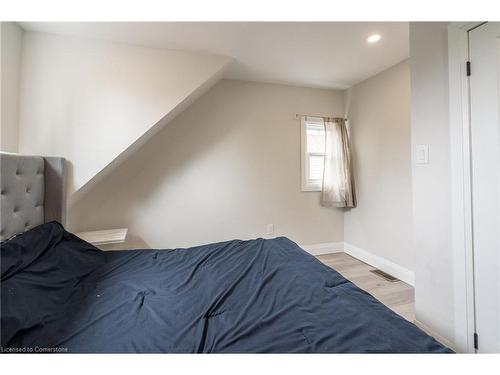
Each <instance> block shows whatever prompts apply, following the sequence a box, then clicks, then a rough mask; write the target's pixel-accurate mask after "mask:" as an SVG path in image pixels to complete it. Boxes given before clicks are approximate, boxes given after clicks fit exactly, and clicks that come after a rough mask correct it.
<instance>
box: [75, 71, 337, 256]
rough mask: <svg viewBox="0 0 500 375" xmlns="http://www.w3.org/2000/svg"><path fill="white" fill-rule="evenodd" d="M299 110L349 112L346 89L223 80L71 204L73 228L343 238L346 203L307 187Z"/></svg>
mask: <svg viewBox="0 0 500 375" xmlns="http://www.w3.org/2000/svg"><path fill="white" fill-rule="evenodd" d="M296 113H313V114H316V113H318V114H323V113H324V114H335V115H337V114H338V115H341V114H342V113H343V95H342V92H340V91H333V90H320V89H308V88H298V87H292V86H283V85H273V84H262V83H252V82H245V81H233V80H223V81H221V82H220V83H219V84H217V85H216V86H215V87H214V88H212V89H211V90H210V91H209V92H208V93H207V94H205V95H204V96H203V97H201V98H200V99H199V100H198V101H197V102H195V103H194V104H193V105H192V106H191V107H189V108H188V109H187V110H186V111H185V112H183V113H182V114H181V115H179V116H178V117H177V118H176V119H175V120H174V121H173V122H172V123H170V124H169V126H167V127H165V128H164V129H163V130H161V131H160V132H159V133H158V134H157V135H156V136H155V137H154V138H153V139H151V140H150V141H149V142H148V143H147V144H145V145H144V146H143V147H142V148H141V149H140V150H139V151H138V152H136V153H135V154H134V155H132V156H131V157H130V158H129V160H127V163H124V164H122V165H121V166H120V167H118V168H117V169H116V170H115V171H114V172H113V173H112V174H110V175H109V176H108V177H106V178H105V179H104V180H103V181H102V183H101V184H99V185H98V186H96V187H95V188H94V189H93V190H92V191H90V192H89V193H88V194H87V195H86V196H85V197H84V198H82V199H81V200H80V201H79V202H77V203H76V204H75V205H74V206H73V207H72V208H71V209H70V212H69V221H70V223H69V225H70V228H71V229H73V230H92V229H103V228H104V229H105V228H113V227H119V226H124V227H128V228H129V229H130V236H129V241H128V242H127V243H125V244H123V245H122V246H121V247H123V248H127V247H162V248H169V247H177V246H191V245H197V244H204V243H210V242H214V241H222V240H229V239H234V238H255V237H259V236H264V234H265V226H266V224H270V223H272V224H274V225H275V231H276V233H275V235H276V236H278V235H285V236H288V237H290V238H291V239H293V240H295V241H297V242H299V243H302V244H315V243H325V242H337V241H342V238H343V211H342V210H340V209H332V208H324V207H321V206H320V203H319V193H318V192H302V191H301V184H300V182H301V181H300V122H299V121H298V120H297V119H296V118H295V114H296Z"/></svg>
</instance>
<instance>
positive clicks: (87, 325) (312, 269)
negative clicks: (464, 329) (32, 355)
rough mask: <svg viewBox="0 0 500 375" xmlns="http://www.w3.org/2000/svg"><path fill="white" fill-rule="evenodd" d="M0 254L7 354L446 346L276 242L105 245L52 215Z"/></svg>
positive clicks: (396, 349) (281, 240) (407, 349)
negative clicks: (172, 247) (97, 245)
mask: <svg viewBox="0 0 500 375" xmlns="http://www.w3.org/2000/svg"><path fill="white" fill-rule="evenodd" d="M1 260H2V263H1V272H2V273H1V292H2V295H1V302H2V305H1V329H2V330H1V345H2V351H3V352H6V351H32V350H33V351H68V352H73V353H74V352H106V353H110V352H172V353H174V352H177V353H178V352H180V353H196V352H238V353H249V352H278V353H284V352H299V353H313V352H314V353H323V352H332V353H333V352H335V353H336V352H351V353H352V352H354V353H364V352H418V353H427V352H437V353H440V352H449V349H447V348H445V347H443V346H442V345H440V344H439V343H438V342H436V341H435V340H434V339H433V338H431V337H430V336H428V335H426V334H425V333H424V332H422V331H421V330H419V329H418V328H417V327H416V326H414V325H413V324H411V323H409V322H408V321H406V320H405V319H403V318H401V317H400V316H398V315H397V314H395V313H393V312H392V311H391V310H389V309H388V308H387V307H385V306H384V305H382V304H381V303H380V302H378V301H377V300H376V299H375V298H373V297H372V296H370V295H369V294H367V293H365V292H364V291H362V290H360V289H359V288H357V287H356V286H355V285H354V284H352V283H351V282H349V281H348V280H346V279H345V278H343V277H342V276H341V275H340V274H339V273H337V272H335V271H334V270H332V269H331V268H329V267H327V266H325V265H323V264H322V263H320V262H319V261H318V260H316V259H315V258H314V257H312V256H310V255H309V254H307V253H306V252H304V251H303V250H302V249H300V248H299V247H298V246H297V245H296V244H295V243H294V242H292V241H290V240H288V239H287V238H283V237H281V238H276V239H272V240H264V239H257V240H252V241H238V240H235V241H228V242H222V243H216V244H211V245H205V246H199V247H193V248H190V249H176V250H130V251H106V252H104V251H100V250H98V249H96V248H95V247H93V246H92V245H90V244H88V243H86V242H84V241H82V240H81V239H79V238H78V237H76V236H74V235H73V234H71V233H68V232H66V231H65V230H64V229H63V227H62V226H61V225H60V224H58V223H56V222H52V223H48V224H44V225H41V226H39V227H36V228H34V229H32V230H30V231H29V232H26V233H24V234H23V235H21V236H18V237H16V238H14V239H11V240H10V241H7V242H5V243H3V244H2V247H1ZM37 348H38V349H37Z"/></svg>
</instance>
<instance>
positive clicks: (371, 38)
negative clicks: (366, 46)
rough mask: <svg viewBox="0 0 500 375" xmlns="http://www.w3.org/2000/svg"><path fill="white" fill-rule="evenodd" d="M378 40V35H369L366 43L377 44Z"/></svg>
mask: <svg viewBox="0 0 500 375" xmlns="http://www.w3.org/2000/svg"><path fill="white" fill-rule="evenodd" d="M380 38H381V36H380V34H373V35H370V36H369V37H368V38H367V39H366V41H367V42H368V43H376V42H378V41H379V40H380Z"/></svg>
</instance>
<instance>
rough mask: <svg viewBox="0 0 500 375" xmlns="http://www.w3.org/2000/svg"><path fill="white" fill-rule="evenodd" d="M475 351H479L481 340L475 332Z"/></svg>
mask: <svg viewBox="0 0 500 375" xmlns="http://www.w3.org/2000/svg"><path fill="white" fill-rule="evenodd" d="M474 349H476V350H477V349H479V338H478V336H477V333H475V332H474Z"/></svg>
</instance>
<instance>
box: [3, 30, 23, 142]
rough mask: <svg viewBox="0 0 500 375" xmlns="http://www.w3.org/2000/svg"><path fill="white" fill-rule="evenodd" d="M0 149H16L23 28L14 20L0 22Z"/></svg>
mask: <svg viewBox="0 0 500 375" xmlns="http://www.w3.org/2000/svg"><path fill="white" fill-rule="evenodd" d="M0 34H1V45H2V46H1V82H2V83H1V116H0V117H1V126H0V138H1V141H0V150H1V151H9V152H17V150H18V134H19V132H18V99H19V70H20V65H21V48H22V40H23V30H22V29H21V28H20V27H19V25H17V24H16V23H15V22H1V23H0Z"/></svg>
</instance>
